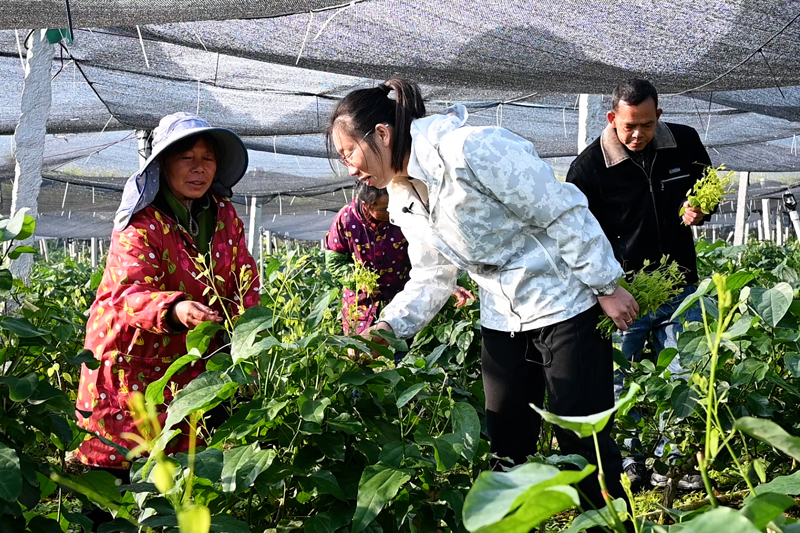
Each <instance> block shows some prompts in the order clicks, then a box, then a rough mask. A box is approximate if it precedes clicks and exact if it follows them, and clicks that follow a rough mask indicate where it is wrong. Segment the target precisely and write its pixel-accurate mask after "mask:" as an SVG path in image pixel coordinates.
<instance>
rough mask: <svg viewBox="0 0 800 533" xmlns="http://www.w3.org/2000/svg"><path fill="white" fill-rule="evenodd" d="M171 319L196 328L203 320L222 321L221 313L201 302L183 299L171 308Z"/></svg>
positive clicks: (190, 327)
mask: <svg viewBox="0 0 800 533" xmlns="http://www.w3.org/2000/svg"><path fill="white" fill-rule="evenodd" d="M169 313H170V320H171V321H172V322H173V323H181V324H183V325H184V326H186V327H187V328H189V329H194V328H195V327H197V326H198V325H199V324H200V323H202V322H222V317H220V316H219V313H217V312H216V311H214V310H213V309H211V308H210V307H208V306H207V305H203V304H201V303H199V302H193V301H192V300H182V301H180V302H178V303H177V304H175V305H173V306H172V309H170V312H169Z"/></svg>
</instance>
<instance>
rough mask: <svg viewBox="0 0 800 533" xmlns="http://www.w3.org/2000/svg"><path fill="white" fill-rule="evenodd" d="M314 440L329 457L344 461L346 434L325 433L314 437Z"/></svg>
mask: <svg viewBox="0 0 800 533" xmlns="http://www.w3.org/2000/svg"><path fill="white" fill-rule="evenodd" d="M314 442H315V443H316V444H317V446H319V449H320V450H322V453H323V454H325V457H327V458H328V459H333V460H334V461H344V452H345V445H344V435H342V434H340V433H324V434H322V435H320V436H319V437H315V438H314Z"/></svg>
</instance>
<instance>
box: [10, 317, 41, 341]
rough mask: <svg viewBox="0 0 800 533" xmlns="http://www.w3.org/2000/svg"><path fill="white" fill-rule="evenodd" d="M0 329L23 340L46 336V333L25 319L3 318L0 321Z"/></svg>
mask: <svg viewBox="0 0 800 533" xmlns="http://www.w3.org/2000/svg"><path fill="white" fill-rule="evenodd" d="M0 329H2V330H5V331H10V332H11V333H13V334H15V335H16V336H17V337H22V338H23V339H31V338H35V337H41V336H43V335H47V332H46V331H42V330H41V329H39V328H37V327H36V326H34V325H33V324H31V323H30V321H28V319H27V318H12V317H3V318H2V319H0Z"/></svg>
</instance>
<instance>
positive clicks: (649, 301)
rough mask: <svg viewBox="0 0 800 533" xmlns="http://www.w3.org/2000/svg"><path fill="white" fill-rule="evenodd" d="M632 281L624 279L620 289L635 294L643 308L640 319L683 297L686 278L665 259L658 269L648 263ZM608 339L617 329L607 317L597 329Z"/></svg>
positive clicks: (632, 277) (646, 262)
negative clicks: (678, 297)
mask: <svg viewBox="0 0 800 533" xmlns="http://www.w3.org/2000/svg"><path fill="white" fill-rule="evenodd" d="M629 277H630V281H627V280H626V279H625V278H622V279H620V282H619V284H620V286H622V287H624V288H625V289H627V290H628V292H630V293H631V295H632V296H633V298H634V299H635V300H636V303H638V304H639V316H643V315H646V314H648V313H651V312H653V311H656V310H657V309H659V308H660V307H661V306H663V305H664V304H666V303H668V302H670V301H672V300H673V299H675V297H676V296H678V295H679V294H680V293H681V290H682V286H683V284H684V281H685V279H686V278H685V276H684V274H683V271H682V270H681V268H680V266H679V265H678V263H676V262H675V261H670V260H669V257H667V256H663V257H662V258H661V263H660V265H659V266H658V267H657V268H651V267H650V261H647V260H645V262H644V266H643V267H642V268H641V269H640V270H639V271H637V272H633V273H629ZM597 328H598V329H599V330H600V332H601V333H602V334H603V336H604V337H606V338H610V337H611V335H612V334H613V333H614V331H616V329H617V326H616V325H615V324H614V321H613V320H611V318H610V317H608V316H604V317H603V318H601V319H600V324H599V325H598V326H597Z"/></svg>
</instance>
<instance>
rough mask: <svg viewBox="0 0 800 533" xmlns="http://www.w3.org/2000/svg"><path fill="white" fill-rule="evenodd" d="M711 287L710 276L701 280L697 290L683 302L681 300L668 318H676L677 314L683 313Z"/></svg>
mask: <svg viewBox="0 0 800 533" xmlns="http://www.w3.org/2000/svg"><path fill="white" fill-rule="evenodd" d="M713 288H714V283H713V281H712V280H711V279H710V278H707V279H704V280H703V281H701V282H700V285H698V286H697V290H696V291H694V292H693V293H692V294H690V295H689V296H687V297H686V298H684V300H683V302H681V305H679V306H678V308H677V309H676V310H675V312H674V313H672V317H671V318H670V320H676V319H677V318H678V317H679V316H681V315H682V314H683V313H685V312H686V310H687V309H689V308H690V307H691V306H693V305H694V304H695V303H696V302H697V300H699V299H700V298H702V297H703V296H705V295H706V294H708V293H709V292H710V291H711V289H713Z"/></svg>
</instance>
